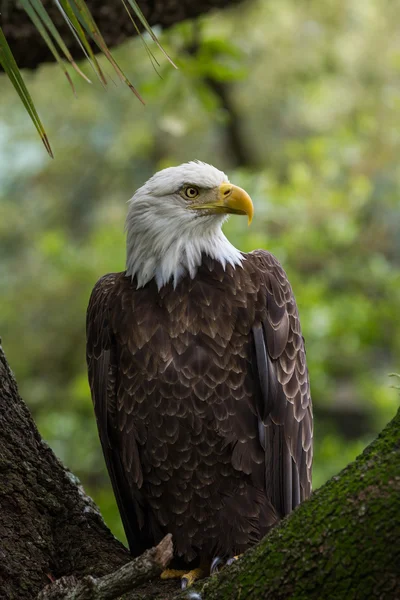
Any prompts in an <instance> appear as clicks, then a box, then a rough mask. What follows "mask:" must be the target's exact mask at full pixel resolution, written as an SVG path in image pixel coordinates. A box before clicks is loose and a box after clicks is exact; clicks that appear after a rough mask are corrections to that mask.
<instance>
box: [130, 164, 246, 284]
mask: <svg viewBox="0 0 400 600" xmlns="http://www.w3.org/2000/svg"><path fill="white" fill-rule="evenodd" d="M225 182H228V178H227V176H226V175H225V174H224V173H223V172H222V171H219V170H218V169H216V168H215V167H212V166H211V165H207V164H206V163H202V162H198V161H193V162H189V163H184V164H182V165H180V166H179V167H170V168H168V169H164V170H163V171H159V172H158V173H156V174H155V175H153V177H151V178H150V179H149V180H148V181H147V182H146V183H145V184H144V185H143V186H142V187H141V188H139V189H138V190H137V191H136V192H135V194H134V196H133V198H132V199H131V200H130V205H129V210H128V215H127V218H126V231H127V260H126V272H127V275H128V276H130V277H132V278H133V277H135V276H136V279H137V284H138V287H143V286H144V285H146V283H148V282H149V281H150V280H151V279H153V278H155V280H156V283H157V285H158V288H159V289H160V288H161V287H162V286H163V285H165V284H166V283H168V282H169V281H170V280H171V279H172V280H173V283H174V285H177V283H178V282H179V280H180V279H181V278H182V277H183V276H184V275H186V274H188V275H189V276H190V277H191V278H193V277H194V276H195V275H196V272H197V269H198V267H199V266H200V264H201V258H202V254H206V255H208V256H210V257H211V258H213V259H215V260H218V261H219V262H220V263H221V264H222V265H223V267H224V268H225V266H226V264H228V263H229V264H231V265H233V266H236V265H241V263H242V260H243V256H242V254H241V253H240V252H239V250H237V248H235V247H234V246H233V245H232V244H231V243H230V242H229V241H228V240H227V238H226V237H225V235H224V234H223V233H222V231H221V226H222V223H223V222H224V220H225V219H226V218H227V215H225V214H202V215H200V214H197V213H196V212H195V211H193V210H190V209H188V206H187V202H186V201H185V199H184V198H183V197H182V195H181V193H180V192H181V190H182V188H183V187H184V186H185V185H193V186H196V187H198V188H200V189H202V190H210V189H213V188H217V187H219V186H220V185H221V184H222V183H225Z"/></svg>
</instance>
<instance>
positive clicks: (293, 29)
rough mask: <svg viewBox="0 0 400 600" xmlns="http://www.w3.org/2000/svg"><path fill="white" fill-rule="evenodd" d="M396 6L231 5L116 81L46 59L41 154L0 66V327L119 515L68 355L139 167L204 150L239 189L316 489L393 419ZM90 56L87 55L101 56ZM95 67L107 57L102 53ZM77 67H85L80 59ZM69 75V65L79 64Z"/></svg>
mask: <svg viewBox="0 0 400 600" xmlns="http://www.w3.org/2000/svg"><path fill="white" fill-rule="evenodd" d="M395 5H396V3H391V2H389V0H383V1H382V0H366V1H361V0H359V1H357V2H353V3H345V2H339V3H338V2H333V1H326V2H323V3H321V2H319V1H317V0H314V1H312V2H307V3H302V2H296V1H295V0H283V1H281V2H279V3H277V2H272V1H271V0H269V1H268V0H264V1H259V2H248V3H245V4H243V5H240V6H238V7H237V8H236V9H235V10H231V11H225V12H223V13H220V14H215V15H212V16H209V17H207V18H205V19H202V20H200V21H198V22H197V23H196V24H195V25H194V24H191V23H186V24H183V25H181V26H179V27H176V28H174V29H173V30H171V31H170V32H168V33H166V34H164V35H162V36H161V41H162V43H163V45H164V46H165V47H166V49H167V50H168V51H169V53H170V54H171V55H172V57H173V58H175V59H176V60H177V62H178V64H179V66H180V70H179V71H178V72H175V71H174V70H173V69H171V67H170V66H169V65H168V64H164V63H162V66H161V67H160V74H161V76H162V78H160V77H159V76H158V74H157V73H156V72H155V70H154V69H153V68H152V66H151V65H150V63H149V62H148V61H147V60H146V55H145V53H144V51H143V60H141V61H140V64H139V63H138V64H132V56H135V57H136V56H137V53H138V49H139V44H140V41H138V40H136V41H133V42H131V43H130V44H127V45H125V46H124V47H122V48H120V49H119V50H118V51H117V56H118V60H119V61H120V63H121V65H122V67H123V68H124V70H125V71H126V72H127V74H128V75H129V76H130V77H132V78H133V79H134V80H135V82H137V84H138V88H139V90H140V92H141V94H142V95H143V96H144V98H145V100H146V101H147V106H146V107H145V108H142V107H141V106H139V104H138V103H137V102H136V101H134V100H133V99H132V97H131V94H130V93H129V91H128V90H126V89H125V88H124V87H123V86H122V85H119V86H118V87H110V88H109V89H108V90H107V91H106V92H104V91H103V90H102V89H101V88H100V86H97V87H96V86H93V87H91V88H89V87H88V86H84V85H83V84H82V83H81V82H79V81H76V86H77V88H78V94H79V98H78V100H74V99H73V97H72V95H71V93H70V90H69V89H68V86H67V85H66V84H65V82H64V80H63V76H62V74H61V75H60V74H59V73H58V70H57V69H56V68H55V67H53V66H46V67H43V68H41V69H40V70H39V71H38V72H37V73H35V74H31V75H30V76H28V77H27V79H28V80H29V81H28V83H29V89H30V90H31V92H32V96H33V98H34V100H35V102H36V104H37V106H38V107H39V109H40V112H41V114H42V116H43V117H45V121H46V127H47V129H48V133H49V135H50V137H51V139H52V142H53V148H54V151H55V155H56V160H55V161H50V160H49V159H48V157H47V155H46V154H45V151H44V150H42V148H41V146H40V143H39V142H38V140H37V138H36V134H35V132H34V131H32V129H31V127H30V123H29V121H28V118H27V116H26V115H25V114H24V111H23V108H22V107H19V106H18V105H17V104H16V103H15V98H14V93H13V90H12V89H11V86H10V85H9V83H8V82H7V81H5V79H4V77H3V78H1V79H0V85H1V97H0V180H1V185H0V215H1V216H0V253H1V262H0V282H1V295H0V333H1V335H2V339H3V345H4V348H5V350H6V352H7V355H8V358H9V361H10V363H11V365H12V367H13V369H14V371H15V373H16V377H17V380H18V382H19V385H20V390H21V393H22V396H23V397H24V399H25V400H26V401H27V403H28V404H29V406H30V408H31V410H32V411H33V414H34V416H35V419H36V421H37V423H38V426H39V429H40V431H41V433H42V435H43V436H44V438H45V439H46V440H47V441H48V442H49V443H50V445H51V446H52V447H53V449H54V450H55V451H56V453H57V454H58V456H59V457H60V458H61V459H62V460H63V461H64V462H65V463H66V464H67V465H68V466H69V467H70V468H71V470H72V471H74V472H75V473H76V474H77V475H78V476H79V477H80V478H81V480H82V482H83V484H84V486H85V487H86V489H87V490H88V491H89V492H90V493H91V494H92V495H93V497H94V498H95V500H96V501H97V502H98V503H99V505H100V507H101V510H102V512H103V514H104V515H105V517H106V520H107V522H108V523H109V525H110V526H111V527H112V529H113V531H114V532H115V533H116V535H119V536H121V537H122V529H121V525H120V522H119V517H118V514H117V509H116V506H115V502H114V500H113V496H112V492H111V489H110V484H109V481H108V479H107V476H106V473H105V468H104V465H103V460H102V456H101V451H100V445H99V442H98V438H97V432H96V426H95V421H94V418H93V411H92V406H91V400H90V396H89V389H88V385H87V380H86V365H85V349H84V347H85V332H84V330H85V310H86V305H87V302H88V298H89V295H90V291H91V289H92V287H93V285H94V283H95V281H96V280H97V279H98V278H99V277H100V276H101V275H103V274H104V273H107V272H109V271H118V270H123V268H124V259H125V256H124V254H125V248H124V244H125V242H124V233H123V227H124V217H125V212H126V201H127V200H128V199H129V198H130V197H131V196H132V194H133V191H134V190H135V189H136V188H137V187H138V186H139V185H141V184H142V183H143V182H144V181H145V180H146V179H147V178H148V177H149V176H150V175H151V174H152V173H153V172H154V171H156V170H158V169H159V168H162V167H165V166H167V165H171V164H179V163H181V162H184V161H187V160H190V159H194V158H197V159H200V160H204V161H206V162H210V163H212V164H214V165H216V166H218V167H220V168H222V169H224V170H226V171H227V172H228V174H229V176H230V179H231V181H233V182H235V183H237V184H239V185H241V186H242V187H244V188H246V189H247V191H248V192H249V193H250V194H251V196H252V197H253V200H254V203H255V208H256V213H255V219H254V221H253V224H252V226H251V228H250V229H248V228H247V225H246V222H245V220H244V219H239V218H232V219H231V220H230V221H229V223H228V224H227V226H226V233H227V235H228V237H229V238H230V239H231V240H232V241H233V243H235V245H237V246H238V247H239V248H240V249H242V250H244V251H248V250H252V249H254V248H258V247H262V248H267V249H269V250H270V251H272V252H273V253H274V254H275V255H276V256H277V257H278V258H279V259H280V260H281V262H282V263H283V265H284V267H285V269H286V270H287V272H288V275H289V278H290V280H291V282H292V285H293V288H294V291H295V294H296V297H297V301H298V304H299V309H300V314H301V320H302V326H303V333H304V335H305V338H306V344H307V358H308V364H309V370H310V375H311V383H312V393H313V400H314V406H315V415H316V418H315V455H316V456H315V469H314V487H318V486H319V485H321V484H322V483H323V482H324V481H325V480H326V479H327V478H329V477H330V476H332V475H334V474H335V473H337V472H338V471H339V470H340V469H341V468H342V467H344V466H345V465H346V464H347V463H348V462H349V461H350V460H352V459H353V458H354V457H355V456H356V455H357V454H358V453H359V452H360V451H361V450H362V449H363V447H364V446H365V445H366V444H367V443H368V442H369V441H370V440H371V439H372V438H373V437H374V436H375V435H376V433H377V432H378V431H379V430H380V429H381V428H382V427H383V426H384V425H385V423H386V422H387V421H388V420H389V419H390V418H391V417H392V416H393V414H394V412H395V408H396V405H397V403H398V391H397V390H396V389H395V388H394V387H393V386H394V383H395V382H394V381H393V380H391V379H390V378H389V376H388V375H389V373H390V372H392V371H396V370H397V371H398V370H399V364H400V318H399V306H400V202H399V198H400V169H399V165H398V162H399V158H398V157H399V156H400V38H399V36H398V19H397V18H396V15H395ZM103 64H104V63H103ZM104 67H105V68H106V66H105V65H104ZM83 68H85V67H83ZM86 69H87V67H86Z"/></svg>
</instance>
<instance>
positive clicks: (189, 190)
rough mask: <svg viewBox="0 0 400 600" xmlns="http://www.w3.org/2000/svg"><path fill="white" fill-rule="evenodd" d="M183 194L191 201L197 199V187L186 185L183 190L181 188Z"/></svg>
mask: <svg viewBox="0 0 400 600" xmlns="http://www.w3.org/2000/svg"><path fill="white" fill-rule="evenodd" d="M183 193H184V194H185V196H186V198H189V199H190V200H193V198H197V196H198V195H199V190H198V189H197V187H194V185H187V186H186V187H185V188H183Z"/></svg>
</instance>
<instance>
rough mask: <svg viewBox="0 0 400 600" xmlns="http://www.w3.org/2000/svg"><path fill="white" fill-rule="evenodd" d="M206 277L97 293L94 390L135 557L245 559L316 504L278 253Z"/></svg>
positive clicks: (117, 279)
mask: <svg viewBox="0 0 400 600" xmlns="http://www.w3.org/2000/svg"><path fill="white" fill-rule="evenodd" d="M244 256H245V260H244V261H243V266H242V267H241V266H237V267H236V268H234V267H232V266H231V265H228V266H227V267H226V269H225V270H224V269H223V267H222V266H221V264H220V263H219V262H218V261H216V260H213V259H211V258H209V257H207V256H205V255H203V257H202V263H201V266H200V267H199V269H198V271H197V274H196V276H195V277H194V278H193V279H191V278H190V277H189V276H188V275H187V276H185V277H183V278H182V279H181V280H180V282H179V283H178V285H177V286H176V289H174V287H173V285H172V283H168V284H167V285H164V286H163V287H162V288H161V289H160V290H158V289H157V286H156V284H155V281H154V279H153V280H151V281H150V282H149V283H147V284H146V285H145V286H144V287H142V288H140V289H137V286H136V281H135V279H133V281H132V280H131V278H129V277H127V276H126V273H125V272H123V273H112V274H109V275H106V276H104V277H102V278H101V279H100V280H99V281H98V283H97V284H96V286H95V288H94V290H93V293H92V296H91V299H90V304H89V308H88V314H87V360H88V368H89V380H90V387H91V391H92V396H93V401H94V406H95V412H96V417H97V422H98V428H99V434H100V439H101V443H102V447H103V451H104V455H105V459H106V463H107V467H108V471H109V474H110V477H111V481H112V484H113V488H114V492H115V495H116V498H117V502H118V507H119V510H120V513H121V516H122V521H123V524H124V527H125V531H126V534H127V538H128V541H129V546H130V549H131V552H132V553H133V554H135V555H137V554H139V553H141V552H142V551H143V550H144V549H146V548H148V547H150V546H152V545H154V544H156V543H157V542H158V541H159V540H160V539H161V538H162V536H163V535H165V534H166V533H167V532H171V533H172V534H173V539H174V544H175V551H176V554H177V555H178V556H181V557H182V558H183V559H184V560H185V561H191V560H192V559H194V558H195V557H196V556H206V557H208V558H209V559H212V558H213V557H215V556H217V555H219V556H225V557H230V556H233V555H236V554H240V553H241V552H243V551H245V550H246V549H247V548H248V547H249V546H251V545H253V544H254V543H255V542H257V541H258V540H259V539H260V538H261V537H262V536H264V535H265V533H267V532H268V530H269V529H270V528H271V527H272V526H273V525H274V524H275V523H276V522H277V521H278V520H279V519H280V518H282V517H284V516H285V515H287V514H288V513H290V512H291V510H293V509H294V508H295V507H296V506H297V505H298V504H299V503H300V502H301V501H302V500H304V499H305V498H307V497H308V496H309V494H310V491H311V463H312V407H311V398H310V388H309V380H308V371H307V366H306V356H305V350H304V341H303V337H302V335H301V329H300V323H299V317H298V312H297V307H296V302H295V299H294V296H293V293H292V289H291V287H290V284H289V282H288V279H287V276H286V274H285V272H284V271H283V269H282V267H281V266H280V264H279V262H278V261H277V260H276V259H275V258H274V257H273V256H272V255H271V254H270V253H268V252H266V251H255V252H252V253H250V254H246V255H244Z"/></svg>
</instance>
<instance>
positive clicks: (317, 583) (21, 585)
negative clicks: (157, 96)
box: [0, 346, 400, 600]
mask: <svg viewBox="0 0 400 600" xmlns="http://www.w3.org/2000/svg"><path fill="white" fill-rule="evenodd" d="M399 426H400V411H399V413H398V414H397V416H396V417H395V418H394V419H393V421H392V422H391V423H390V424H389V425H388V426H387V427H386V429H385V430H384V431H383V432H382V433H381V435H380V436H379V437H378V438H377V440H376V441H375V442H374V443H373V444H371V445H370V446H369V447H368V448H367V449H366V450H365V451H364V453H363V454H362V455H361V456H360V457H359V458H358V459H357V460H356V461H355V462H354V463H352V464H351V465H350V466H349V467H347V468H346V469H345V470H344V471H343V472H342V473H340V475H338V476H337V477H334V478H333V479H332V480H331V481H329V482H328V483H327V484H326V485H324V486H323V487H322V488H321V489H320V490H318V491H317V492H315V493H314V494H313V495H312V497H311V499H310V500H309V501H307V502H305V503H304V504H302V505H301V506H300V507H299V508H298V509H297V510H296V511H294V513H293V514H292V515H291V516H290V517H289V518H287V519H285V521H283V522H282V523H281V524H280V525H279V526H278V527H276V528H275V529H274V530H273V531H272V532H271V533H270V534H269V535H268V536H267V537H266V538H265V539H264V540H263V541H262V542H261V543H260V544H259V545H258V546H257V547H256V548H254V549H252V550H251V551H249V552H247V553H246V555H245V556H244V557H243V558H241V559H240V560H239V561H238V562H237V564H235V565H233V566H231V567H228V568H226V569H225V572H224V571H222V572H221V573H220V574H219V575H218V576H217V577H213V578H211V579H209V580H206V582H205V583H204V584H203V585H200V586H197V588H196V589H197V591H198V592H199V593H200V594H201V598H202V600H216V599H218V600H234V599H238V600H239V598H240V600H244V599H246V600H252V599H254V600H262V599H269V598H271V599H274V600H279V599H283V598H297V599H303V598H304V599H313V598H318V599H320V598H324V600H328V599H336V598H337V599H340V600H342V599H344V598H346V600H350V599H357V600H358V599H365V600H366V599H368V600H369V599H374V598H380V599H381V598H382V599H385V600H386V599H392V598H393V599H396V598H397V599H398V598H400V581H399V577H398V571H399V564H400V544H399V541H400V540H399V537H400V536H399V527H400V526H399V514H400V494H399V491H400V476H399V474H400V468H399V467H400V440H399ZM129 561H130V557H129V553H128V551H127V550H126V549H125V548H124V547H123V546H122V544H120V542H118V541H117V540H116V539H115V538H114V537H113V536H112V534H111V533H110V531H109V530H108V529H107V527H106V526H105V524H104V523H103V521H102V519H101V516H100V514H99V512H98V509H97V508H96V506H95V505H94V504H93V502H92V501H91V500H90V498H89V497H88V496H86V494H85V493H84V491H83V489H82V487H81V486H80V484H79V482H78V481H77V480H76V478H74V476H73V475H72V474H71V473H70V472H69V471H67V470H66V469H65V468H64V467H63V466H62V465H61V463H60V462H59V461H58V460H57V458H56V457H55V456H54V454H53V452H52V451H51V450H50V448H49V447H48V446H47V445H46V444H45V443H44V442H43V441H42V440H41V438H40V435H39V433H38V431H37V429H36V427H35V425H34V423H33V421H32V418H31V416H30V413H29V411H28V409H27V407H26V406H25V404H24V403H23V401H22V400H21V398H20V397H19V395H18V390H17V386H16V382H15V380H14V377H13V375H12V373H11V370H10V368H9V366H8V364H7V361H6V359H5V356H4V353H3V351H2V349H1V346H0V591H1V592H0V597H1V598H5V599H7V600H8V599H10V600H11V599H16V598H18V600H25V599H26V600H28V599H29V600H32V599H33V598H36V597H37V595H38V594H39V593H40V592H41V591H42V590H43V588H44V587H45V586H46V585H48V584H49V583H50V581H52V580H55V579H59V578H61V577H65V576H74V577H75V580H76V579H80V578H83V577H85V576H92V577H94V578H98V577H100V576H102V575H105V574H108V573H111V572H113V571H116V570H117V569H118V568H120V567H121V566H122V565H124V564H126V563H127V562H129ZM177 587H178V586H177V583H176V582H161V581H159V580H158V579H157V578H156V579H155V580H153V581H152V582H150V583H146V584H144V585H143V586H141V587H140V588H137V589H136V590H135V592H133V593H131V594H128V595H126V596H124V598H130V599H134V598H135V599H139V598H140V600H146V599H150V598H152V599H154V600H156V599H158V600H167V599H172V598H178V597H179V598H189V595H188V592H186V593H184V594H182V595H181V594H179V592H178V589H177ZM92 597H93V598H95V597H96V596H92ZM193 597H195V596H193Z"/></svg>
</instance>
